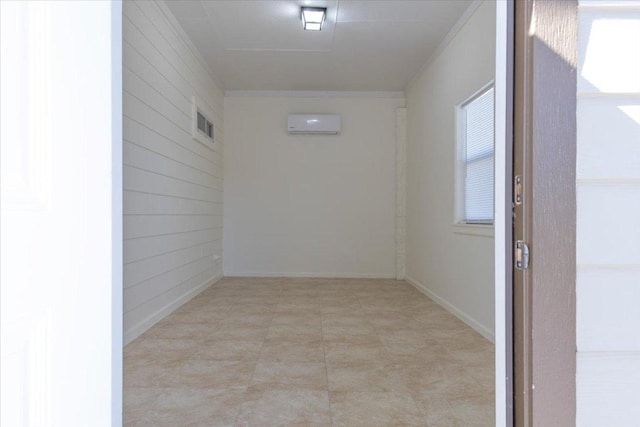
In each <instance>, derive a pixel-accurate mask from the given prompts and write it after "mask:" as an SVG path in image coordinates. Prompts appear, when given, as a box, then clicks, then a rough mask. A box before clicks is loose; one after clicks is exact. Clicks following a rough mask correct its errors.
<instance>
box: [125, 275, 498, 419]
mask: <svg viewBox="0 0 640 427" xmlns="http://www.w3.org/2000/svg"><path fill="white" fill-rule="evenodd" d="M124 353H125V356H124V365H125V369H124V372H125V373H124V407H125V410H124V418H125V425H126V426H261V427H262V426H354V427H355V426H366V427H376V426H438V427H440V426H442V427H446V426H491V425H493V424H494V409H493V399H494V391H493V389H494V386H493V357H494V356H493V354H494V352H493V346H492V344H491V343H489V342H488V341H487V340H485V339H484V338H483V337H481V336H480V335H479V334H478V333H476V332H475V331H473V330H472V329H470V328H469V327H468V326H466V325H465V324H464V323H462V322H461V321H459V320H458V319H457V318H455V317H454V316H452V315H451V314H449V313H448V312H447V311H445V310H444V309H443V308H441V307H440V306H438V305H437V304H435V303H434V302H433V301H431V300H430V299H429V298H427V297H426V296H424V295H423V294H421V293H420V292H418V291H417V290H416V289H414V288H413V287H412V286H411V285H409V284H408V283H406V282H401V281H395V280H364V279H363V280H360V279H358V280H355V279H349V280H338V279H273V278H269V279H254V278H252V279H246V278H225V279H223V280H221V281H220V282H218V283H216V284H215V285H213V286H212V287H210V288H209V289H207V290H206V291H204V292H203V293H201V294H200V295H198V296H197V297H196V298H194V299H193V300H191V301H190V302H188V303H187V304H185V305H184V306H182V307H181V308H179V309H178V310H177V311H176V312H174V313H173V314H171V315H170V316H168V317H167V318H165V319H163V320H162V321H161V322H160V323H158V324H157V325H155V326H154V327H153V328H151V329H150V330H149V331H147V332H146V333H145V334H144V335H142V336H141V337H139V338H138V339H136V340H135V341H134V342H132V343H131V344H129V345H128V346H127V347H126V348H125V351H124Z"/></svg>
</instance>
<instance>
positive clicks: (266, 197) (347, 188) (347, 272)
mask: <svg viewBox="0 0 640 427" xmlns="http://www.w3.org/2000/svg"><path fill="white" fill-rule="evenodd" d="M289 95H290V94H289ZM401 96H402V95H400V97H396V98H389V97H387V98H385V97H353V96H352V97H349V96H343V97H340V96H339V95H336V96H334V97H322V96H320V97H308V96H307V97H296V96H289V97H283V96H280V97H277V96H276V97H274V96H251V94H247V93H244V94H240V95H238V94H236V95H233V94H231V96H228V97H227V98H225V126H226V136H227V139H226V141H227V146H226V153H225V192H224V194H225V200H224V232H225V240H224V253H225V258H224V272H225V275H252V276H253V275H255V276H320V277H395V256H396V254H395V215H396V210H395V209H396V202H395V195H396V164H395V162H396V152H395V143H396V128H395V119H396V108H397V107H402V106H404V99H403V98H402V97H401ZM289 113H336V114H340V116H341V117H342V133H341V134H340V135H337V136H330V135H320V136H319V135H295V136H294V135H288V134H287V114H289Z"/></svg>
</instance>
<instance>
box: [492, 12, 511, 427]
mask: <svg viewBox="0 0 640 427" xmlns="http://www.w3.org/2000/svg"><path fill="white" fill-rule="evenodd" d="M513 37H514V3H513V0H509V1H504V2H496V33H495V38H496V53H495V61H496V62H495V84H494V91H495V92H494V93H495V95H494V96H495V104H494V105H495V170H494V177H495V204H494V206H495V212H494V242H495V244H494V255H495V256H494V263H495V264H494V280H495V290H494V296H495V344H494V345H495V394H496V396H495V399H496V401H495V406H496V413H495V414H496V426H500V427H507V426H509V427H510V426H512V425H513V385H512V381H513V363H512V360H513V342H512V341H513V340H512V336H513V335H512V324H513V320H512V292H511V290H512V279H513V268H512V265H513V262H512V249H511V241H512V221H511V215H512V205H511V203H512V197H511V194H512V169H513V77H514V75H513V62H514V47H513Z"/></svg>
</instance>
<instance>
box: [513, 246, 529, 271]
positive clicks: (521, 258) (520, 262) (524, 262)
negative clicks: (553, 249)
mask: <svg viewBox="0 0 640 427" xmlns="http://www.w3.org/2000/svg"><path fill="white" fill-rule="evenodd" d="M515 257H516V268H517V269H518V270H526V269H527V268H529V245H527V244H526V243H525V242H523V241H522V240H517V241H516V253H515Z"/></svg>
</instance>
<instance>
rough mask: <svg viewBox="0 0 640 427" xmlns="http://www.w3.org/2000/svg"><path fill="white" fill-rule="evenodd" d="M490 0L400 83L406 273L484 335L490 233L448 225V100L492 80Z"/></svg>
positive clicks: (490, 314)
mask: <svg viewBox="0 0 640 427" xmlns="http://www.w3.org/2000/svg"><path fill="white" fill-rule="evenodd" d="M494 67H495V4H494V3H493V2H484V3H483V4H481V5H480V6H479V7H478V8H477V9H476V10H475V12H474V13H473V14H472V15H471V16H470V17H469V19H468V21H466V23H465V24H464V25H463V26H462V27H460V28H459V30H458V31H457V33H456V34H455V36H454V37H453V38H452V39H451V41H450V42H449V44H448V45H447V46H446V48H445V49H444V50H442V51H441V52H440V54H439V55H438V56H437V57H435V58H434V59H433V60H432V61H431V62H430V63H429V65H428V66H427V68H426V69H425V70H424V71H423V72H422V74H421V75H420V76H419V77H418V78H417V79H416V80H415V81H414V82H413V83H412V84H411V85H410V86H409V88H408V89H407V110H408V143H407V278H408V280H409V281H410V282H411V283H413V284H414V285H415V286H417V287H419V288H420V289H422V290H424V291H425V292H426V293H427V294H429V295H430V296H432V297H433V298H434V299H435V300H436V301H438V302H440V303H441V304H442V305H444V306H445V307H447V308H448V309H449V310H451V311H452V312H453V313H454V314H456V315H458V316H459V317H460V318H462V319H463V320H464V321H466V322H467V323H469V324H470V325H471V326H473V327H474V328H476V329H477V330H478V331H479V332H481V333H482V334H483V335H485V336H486V337H488V338H490V339H493V330H494V283H493V270H494V254H493V251H494V248H493V238H492V237H491V236H488V237H487V236H477V235H466V234H459V233H456V232H454V228H453V227H452V224H453V223H454V209H455V205H454V201H455V174H454V173H455V170H454V165H455V152H456V151H455V148H456V144H455V127H456V124H455V106H456V105H457V104H459V103H461V102H463V101H464V100H466V99H467V98H468V97H469V96H471V95H473V94H474V93H475V92H476V91H477V90H479V89H480V88H481V87H482V86H484V85H485V84H487V83H488V82H490V81H492V80H493V78H494Z"/></svg>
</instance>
